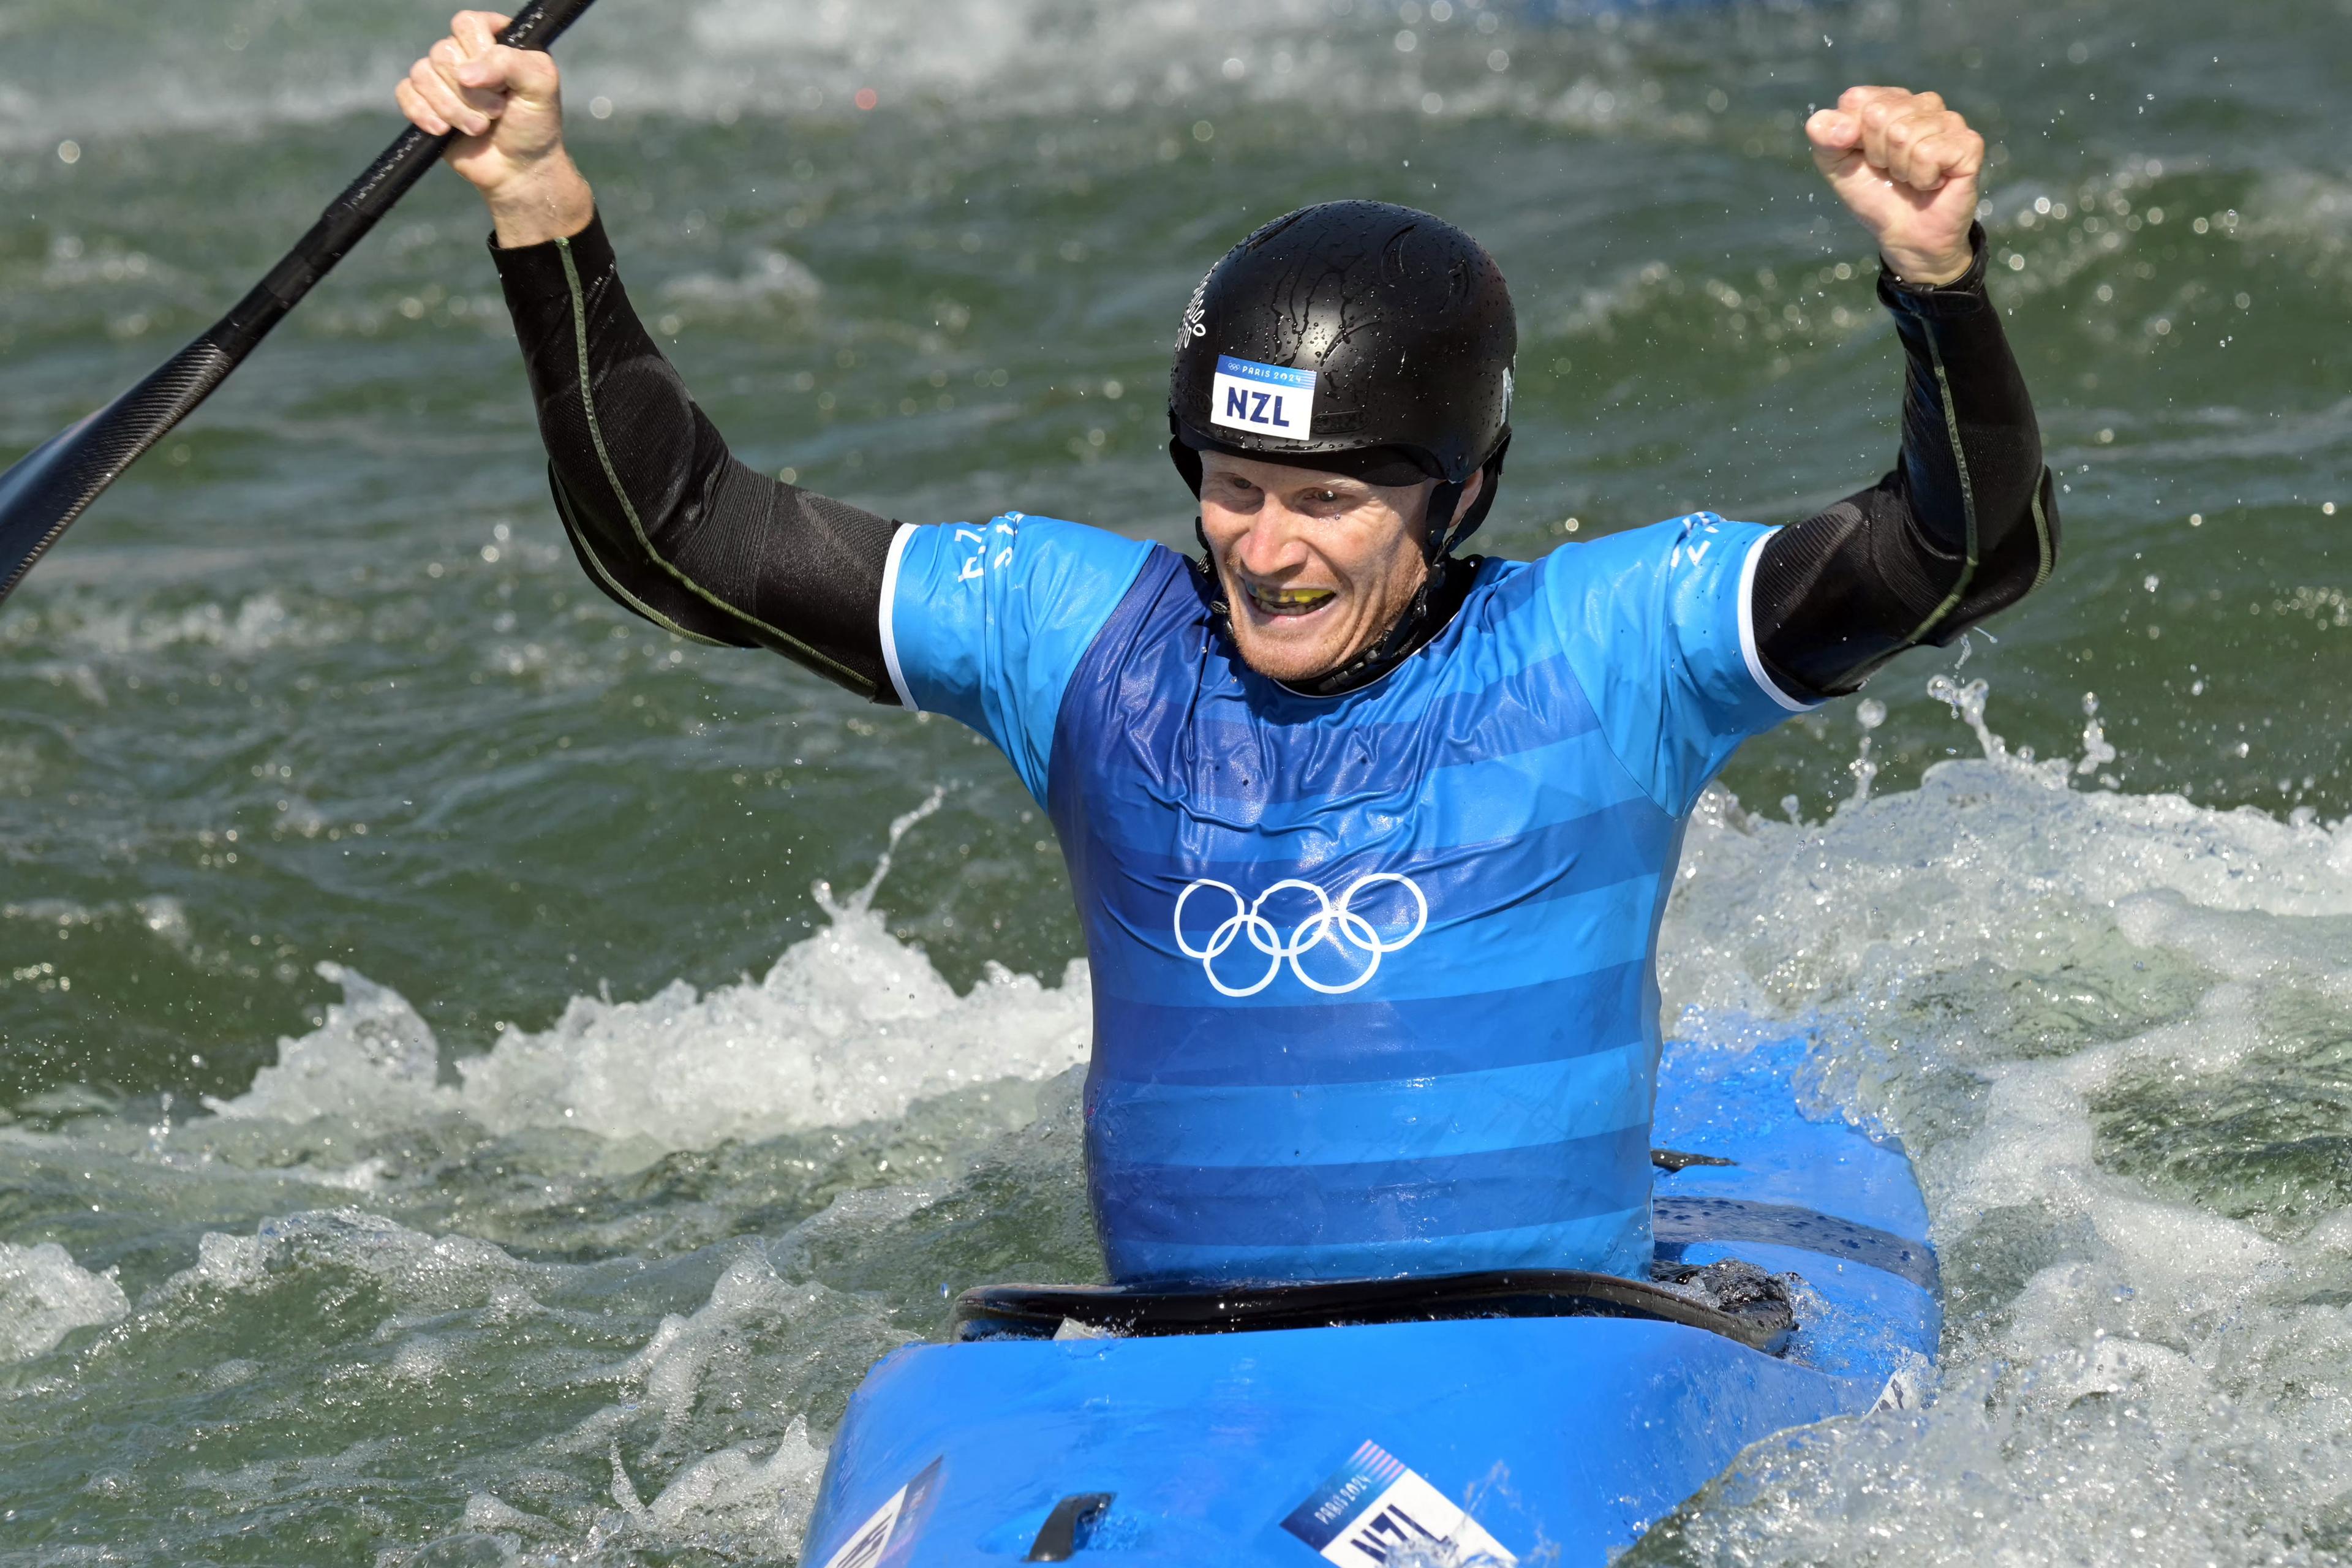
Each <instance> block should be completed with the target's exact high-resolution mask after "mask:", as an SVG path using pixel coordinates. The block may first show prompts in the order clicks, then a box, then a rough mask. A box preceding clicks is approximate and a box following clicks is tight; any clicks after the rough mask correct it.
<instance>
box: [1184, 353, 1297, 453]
mask: <svg viewBox="0 0 2352 1568" xmlns="http://www.w3.org/2000/svg"><path fill="white" fill-rule="evenodd" d="M1209 423H1210V424H1212V425H1222V426H1224V427H1225V428H1226V429H1228V430H1252V431H1255V432H1256V433H1257V434H1258V435H1261V436H1274V437H1281V438H1283V439H1285V440H1291V441H1304V440H1306V439H1307V434H1308V432H1310V431H1311V430H1313V429H1314V428H1315V373H1314V372H1313V371H1311V370H1286V369H1284V368H1283V367H1282V366H1280V365H1278V364H1260V363H1257V361H1255V360H1252V359H1235V358H1234V356H1233V355H1231V354H1219V355H1218V356H1217V374H1215V376H1213V378H1211V380H1210V383H1209Z"/></svg>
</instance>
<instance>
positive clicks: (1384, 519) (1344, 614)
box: [1201, 452, 1485, 680]
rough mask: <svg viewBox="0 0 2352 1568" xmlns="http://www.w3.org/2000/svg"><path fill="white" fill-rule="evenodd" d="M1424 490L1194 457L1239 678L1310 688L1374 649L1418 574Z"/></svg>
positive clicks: (1428, 484)
mask: <svg viewBox="0 0 2352 1568" xmlns="http://www.w3.org/2000/svg"><path fill="white" fill-rule="evenodd" d="M1484 482H1485V479H1484V476H1483V475H1482V476H1480V477H1479V478H1478V479H1473V480H1472V481H1471V484H1470V486H1469V488H1468V489H1467V491H1466V492H1465V494H1464V496H1463V498H1462V509H1463V510H1466V509H1467V508H1468V507H1469V505H1470V503H1471V502H1472V501H1473V500H1475V499H1476V498H1477V495H1478V490H1479V488H1480V486H1481V485H1483V484H1484ZM1436 488H1437V484H1436V481H1435V480H1433V479H1424V480H1423V481H1422V482H1421V483H1419V484H1417V485H1404V486H1396V485H1374V484H1367V483H1366V482H1364V481H1363V480H1361V479H1349V478H1348V477H1347V476H1345V475H1343V474H1331V473H1325V472H1324V471H1322V470H1321V469H1319V468H1294V467H1292V466H1290V465H1289V464H1286V463H1270V462H1265V461H1261V460H1259V459H1257V458H1235V457H1231V456H1228V455H1227V454H1225V453H1223V452H1203V453H1202V454H1201V527H1202V531H1203V532H1205V533H1206V534H1207V535H1208V540H1209V552H1210V555H1211V557H1212V558H1213V560H1214V561H1215V563H1216V567H1217V574H1218V576H1219V577H1220V578H1222V579H1223V583H1224V589H1225V601H1226V603H1227V604H1228V605H1231V606H1232V609H1233V623H1234V639H1235V640H1236V641H1238V642H1239V643H1240V644H1241V654H1242V658H1244V660H1246V661H1247V662H1248V664H1249V667H1250V668H1252V669H1255V670H1256V671H1257V672H1258V673H1259V674H1260V675H1265V676H1270V677H1272V678H1273V679H1276V680H1311V679H1314V678H1315V677H1317V676H1318V675H1323V674H1325V673H1327V672H1328V671H1330V670H1334V669H1337V668H1339V667H1340V666H1341V665H1343V664H1346V663H1347V662H1348V661H1349V659H1352V658H1356V657H1357V656H1358V655H1359V654H1360V653H1362V652H1364V650H1365V649H1367V648H1369V647H1371V646H1372V645H1373V644H1374V643H1376V642H1378V641H1379V640H1380V639H1381V637H1382V636H1383V635H1385V634H1386V633H1387V631H1388V629H1389V627H1391V626H1394V625H1395V624H1396V620H1397V617H1398V616H1402V614H1404V611H1405V607H1406V606H1407V605H1410V604H1412V595H1413V594H1414V592H1415V591H1416V590H1418V589H1419V588H1420V586H1421V583H1422V579H1423V577H1424V576H1425V575H1426V574H1427V572H1428V568H1427V566H1426V564H1425V563H1424V562H1423V528H1422V519H1423V513H1424V512H1425V511H1426V510H1427V509H1428V506H1429V496H1430V492H1431V491H1432V490H1433V489H1436ZM1459 515H1460V511H1459V510H1457V512H1456V516H1459Z"/></svg>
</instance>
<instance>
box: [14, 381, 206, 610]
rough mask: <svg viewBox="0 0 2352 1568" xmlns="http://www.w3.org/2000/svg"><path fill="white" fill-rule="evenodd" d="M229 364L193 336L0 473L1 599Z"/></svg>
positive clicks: (200, 399) (191, 407)
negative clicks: (117, 393)
mask: <svg viewBox="0 0 2352 1568" xmlns="http://www.w3.org/2000/svg"><path fill="white" fill-rule="evenodd" d="M234 369H236V357H235V356H232V355H230V354H228V353H225V352H224V351H223V350H221V349H220V348H219V347H217V346H215V344H214V342H212V339H211V337H210V335H209V334H207V335H206V336H205V337H201V338H198V339H197V340H196V341H195V342H192V343H190V344H189V345H188V346H187V347H186V348H184V349H182V350H181V351H180V352H179V353H176V354H174V355H173V356H172V357H171V359H170V360H168V361H166V362H165V363H163V366H162V367H161V368H160V369H158V370H156V371H155V372H154V373H153V374H151V375H149V376H148V377H147V379H146V380H144V381H142V382H141V383H140V384H138V385H136V386H134V387H132V388H131V390H130V391H128V392H126V393H124V394H123V395H121V396H120V397H118V398H116V399H115V400H114V401H113V402H111V403H110V404H108V405H106V406H105V407H103V408H101V409H100V410H99V411H98V412H97V413H95V414H93V415H91V416H89V418H87V419H84V420H82V421H80V422H79V424H76V425H72V426H68V427H67V428H66V429H65V430H64V431H63V432H62V433H61V434H59V435H58V436H56V437H52V438H51V439H50V440H49V441H48V442H47V443H46V444H44V445H42V446H40V447H35V448H34V449H33V450H32V451H31V452H30V453H28V454H26V457H25V458H23V459H22V460H21V461H20V462H18V463H17V464H16V467H14V468H10V469H9V470H8V471H7V472H6V473H5V474H0V599H5V598H6V597H7V596H8V595H10V594H11V593H13V592H15V591H16V584H19V583H21V582H23V581H24V580H25V574H26V573H27V572H30V571H31V570H32V569H33V563H35V562H36V561H38V560H39V559H40V558H41V555H42V553H43V552H45V551H47V549H48V547H49V546H50V545H52V544H54V543H56V542H57V540H58V535H59V534H61V533H63V532H64V531H66V530H67V528H68V527H69V526H70V525H71V524H72V522H73V520H74V519H76V518H78V517H79V516H80V515H81V514H82V511H83V510H84V509H85V508H87V507H88V506H89V503H90V502H91V501H94V500H97V499H98V497H99V494H100V491H102V490H104V489H106V487H107V486H109V485H110V484H112V483H113V482H114V479H115V476H116V475H118V474H120V473H121V472H122V470H123V469H125V468H129V467H130V466H131V462H132V461H133V459H135V458H137V457H138V456H139V454H140V453H142V452H144V451H145V450H147V448H148V447H152V446H153V445H154V444H155V443H156V442H158V441H160V440H162V439H163V436H164V434H165V432H167V431H169V430H170V429H171V428H172V426H174V425H177V424H178V423H179V422H180V421H181V420H183V419H184V418H186V417H187V416H188V415H189V413H190V412H191V411H192V410H194V407H195V406H196V405H197V404H199V403H202V402H203V401H204V400H205V396H206V395H208V394H210V393H211V391H212V389H213V388H214V387H215V386H218V385H219V384H221V382H222V380H223V379H224V378H226V376H227V374H228V373H229V372H230V371H232V370H234Z"/></svg>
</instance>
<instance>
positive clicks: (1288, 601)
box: [1250, 588, 1332, 610]
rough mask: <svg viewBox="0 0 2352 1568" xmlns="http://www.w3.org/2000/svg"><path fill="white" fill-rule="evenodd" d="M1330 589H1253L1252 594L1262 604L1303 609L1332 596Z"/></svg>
mask: <svg viewBox="0 0 2352 1568" xmlns="http://www.w3.org/2000/svg"><path fill="white" fill-rule="evenodd" d="M1331 592H1332V591H1331V590H1330V589H1328V588H1252V589H1251V590H1250V594H1251V595H1252V596H1253V597H1255V599H1256V600H1257V601H1258V602H1259V603H1260V604H1263V605H1274V606H1276V607H1277V608H1280V609H1286V610H1287V609H1303V608H1305V607H1306V606H1307V605H1319V604H1321V603H1322V602H1323V601H1324V600H1326V599H1328V598H1329V597H1330V596H1331Z"/></svg>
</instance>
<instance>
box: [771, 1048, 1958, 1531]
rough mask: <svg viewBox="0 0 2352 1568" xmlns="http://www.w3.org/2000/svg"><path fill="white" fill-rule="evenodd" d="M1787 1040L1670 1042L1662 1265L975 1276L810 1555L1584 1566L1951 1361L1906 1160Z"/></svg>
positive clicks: (829, 1505)
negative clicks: (1805, 1103)
mask: <svg viewBox="0 0 2352 1568" xmlns="http://www.w3.org/2000/svg"><path fill="white" fill-rule="evenodd" d="M1804 1058H1805V1047H1804V1044H1803V1042H1802V1041H1795V1040H1792V1041H1784V1042H1780V1043H1778V1044H1774V1045H1768V1046H1763V1047H1756V1048H1753V1049H1747V1050H1740V1051H1730V1050H1722V1049H1706V1048H1701V1047H1691V1046H1674V1047H1669V1048H1668V1052H1667V1056H1666V1059H1665V1061H1664V1064H1663V1066H1662V1068H1661V1071H1660V1079H1659V1093H1658V1116H1657V1121H1656V1132H1655V1137H1656V1140H1657V1141H1658V1142H1660V1143H1662V1144H1664V1145H1666V1146H1667V1147H1664V1148H1662V1149H1660V1150H1659V1151H1658V1152H1657V1154H1656V1156H1655V1162H1654V1163H1656V1165H1657V1178H1656V1186H1655V1197H1654V1224H1655V1230H1656V1236H1657V1243H1658V1246H1657V1252H1658V1258H1659V1266H1658V1269H1657V1279H1654V1280H1629V1279H1615V1278H1613V1277H1611V1276H1605V1275H1592V1274H1577V1273H1573V1272H1570V1271H1566V1270H1554V1271H1545V1270H1534V1271H1529V1270H1514V1271H1511V1272H1509V1273H1496V1274H1482V1275H1462V1276H1453V1277H1449V1278H1444V1279H1392V1280H1377V1281H1363V1282H1343V1283H1339V1284H1328V1283H1325V1284H1317V1285H1309V1286H1297V1287H1263V1288H1255V1287H1254V1288H1240V1289H1237V1288H1233V1287H1224V1288H1220V1289H1215V1290H1213V1291H1206V1292H1194V1293H1185V1292H1156V1293H1155V1292H1144V1291H1135V1290H1125V1289H1117V1288H1112V1287H1091V1288H1061V1289H1055V1288H1044V1287H1026V1286H1000V1287H992V1288H987V1289H981V1290H975V1291H971V1292H967V1293H966V1295H965V1297H964V1298H963V1299H962V1300H961V1302H960V1303H959V1306H958V1318H959V1325H958V1333H959V1340H958V1342H956V1343H952V1344H927V1345H913V1346H908V1347H906V1348H903V1349H901V1350H898V1351H896V1352H892V1353H891V1354H890V1355H888V1356H887V1357H885V1358H884V1359H883V1361H882V1362H881V1363H879V1364H878V1365H877V1366H876V1367H875V1368H874V1370H873V1372H872V1373H869V1374H868V1375H867V1377H866V1382H865V1384H864V1385H863V1386H862V1387H861V1388H860V1389H859V1390H858V1391H857V1393H856V1395H855V1396H854V1397H853V1398H852V1400H851V1402H850V1405H849V1409H848V1412H847V1414H846V1415H845V1417H844V1419H843V1422H842V1426H841V1429H840V1432H839V1433H838V1435H837V1436H835V1441H834V1445H833V1451H832V1455H831V1458H830V1459H829V1461H828V1463H827V1465H826V1468H825V1474H824V1482H823V1485H822V1487H821V1488H820V1490H819V1494H818V1500H817V1506H816V1510H815V1512H814V1516H813V1517H812V1518H811V1520H810V1521H809V1527H808V1533H807V1537H806V1546H805V1548H804V1550H803V1556H802V1562H803V1563H805V1564H807V1565H808V1568H911V1565H914V1564H933V1563H937V1564H948V1563H986V1562H990V1561H1000V1562H1008V1563H1013V1562H1024V1561H1025V1562H1063V1561H1072V1562H1080V1563H1086V1562H1099V1563H1104V1564H1112V1563H1119V1564H1140V1563H1164V1564H1171V1565H1173V1564H1180V1563H1181V1564H1187V1565H1197V1564H1203V1563H1218V1564H1253V1565H1254V1564H1265V1565H1266V1568H1284V1565H1287V1568H1312V1564H1313V1563H1314V1562H1315V1561H1316V1559H1317V1558H1318V1557H1319V1558H1321V1559H1322V1560H1324V1561H1326V1562H1329V1563H1347V1564H1353V1565H1357V1568H1381V1565H1384V1564H1391V1563H1395V1564H1402V1563H1416V1564H1418V1563H1454V1564H1457V1565H1459V1568H1470V1565H1472V1564H1484V1565H1489V1568H1501V1565H1506V1564H1512V1563H1528V1562H1534V1561H1537V1560H1538V1559H1542V1560H1547V1561H1549V1562H1553V1563H1559V1564H1561V1565H1563V1568H1580V1565H1582V1564H1593V1565H1596V1568H1597V1565H1599V1564H1601V1563H1605V1562H1607V1561H1608V1559H1609V1558H1610V1557H1611V1556H1612V1555H1613V1554H1615V1553H1616V1552H1620V1551H1622V1550H1623V1549H1624V1548H1625V1547H1626V1546H1628V1545H1630V1544H1631V1543H1632V1542H1634V1541H1635V1540H1637V1539H1639V1538H1640V1536H1641V1535H1642V1533H1643V1531H1645V1530H1647V1529H1648V1528H1649V1527H1650V1526H1651V1525H1652V1524H1653V1523H1654V1522H1655V1521H1657V1520H1658V1519H1659V1518H1661V1517H1662V1516H1663V1515H1664V1514H1665V1513H1667V1512H1668V1511H1670V1510H1673V1509H1674V1508H1675V1506H1676V1505H1677V1504H1679V1503H1681V1502H1682V1501H1683V1500H1685V1499H1686V1498H1688V1497H1690V1496H1691V1495H1692V1494H1693V1493H1694V1492H1696V1490H1698V1489H1699V1488H1700V1487H1702V1486H1704V1485H1705V1484H1706V1482H1707V1481H1708V1480H1709V1479H1711V1478H1713V1477H1714V1476H1715V1475H1717V1473H1718V1472H1720V1471H1721V1470H1722V1469H1723V1468H1724V1467H1725V1466H1726V1465H1727V1464H1728V1463H1729V1462H1730V1461H1731V1459H1732V1458H1733V1457H1734V1456H1736V1455H1737V1454H1738V1452H1739V1451H1740V1450H1741V1449H1742V1448H1745V1447H1748V1445H1749V1444H1751V1443H1754V1442H1756V1441H1758V1440H1759V1439H1760V1438H1764V1437H1768V1436H1771V1435H1772V1434H1774V1433H1776V1432H1780V1431H1783V1430H1785V1429H1787V1428H1790V1427H1793V1426H1804V1425H1806V1424H1809V1423H1811V1422H1815V1421H1821V1420H1824V1419H1827V1418H1829V1417H1832V1416H1838V1415H1860V1414H1863V1413H1864V1412H1867V1411H1869V1410H1871V1409H1872V1408H1873V1407H1874V1406H1875V1405H1878V1404H1879V1403H1880V1402H1881V1401H1882V1400H1886V1401H1891V1402H1893V1403H1896V1404H1901V1403H1905V1402H1906V1401H1907V1398H1908V1397H1909V1394H1910V1391H1911V1390H1913V1389H1915V1388H1916V1385H1917V1381H1918V1376H1919V1374H1920V1373H1924V1372H1925V1371H1926V1370H1927V1366H1928V1365H1929V1363H1931V1360H1932V1358H1933V1356H1934V1354H1935V1351H1936V1343H1937V1333H1938V1331H1939V1329H1940V1327H1941V1318H1942V1310H1941V1290H1940V1286H1939V1283H1938V1279H1937V1268H1936V1259H1935V1254H1934V1252H1933V1251H1932V1250H1931V1249H1930V1247H1928V1245H1927V1207H1926V1205H1925V1204H1924V1203H1923V1202H1922V1200H1921V1198H1920V1194H1919V1187H1918V1183H1917V1180H1916V1177H1915V1175H1914V1173H1913V1172H1912V1169H1911V1163H1910V1161H1909V1160H1908V1159H1907V1158H1906V1156H1905V1154H1904V1152H1903V1151H1902V1150H1901V1148H1900V1147H1899V1146H1897V1145H1895V1143H1893V1142H1890V1141H1874V1139H1872V1138H1871V1137H1869V1136H1867V1135H1865V1134H1864V1132H1863V1131H1859V1130H1857V1129H1855V1128H1853V1127H1852V1126H1850V1125H1848V1124H1846V1123H1845V1122H1844V1121H1840V1120H1835V1119H1831V1118H1826V1117H1817V1116H1811V1115H1808V1114H1806V1113H1805V1112H1804V1111H1803V1110H1801V1097H1800V1095H1799V1093H1798V1089H1797V1087H1796V1082H1795V1079H1796V1074H1797V1071H1798V1069H1799V1068H1800V1067H1801V1065H1802V1063H1803V1061H1804ZM1791 1276H1793V1277H1794V1278H1793V1279H1791V1278H1790V1277H1791Z"/></svg>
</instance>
